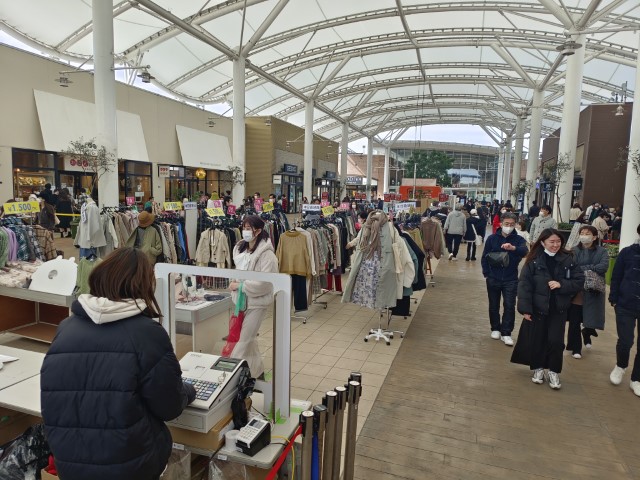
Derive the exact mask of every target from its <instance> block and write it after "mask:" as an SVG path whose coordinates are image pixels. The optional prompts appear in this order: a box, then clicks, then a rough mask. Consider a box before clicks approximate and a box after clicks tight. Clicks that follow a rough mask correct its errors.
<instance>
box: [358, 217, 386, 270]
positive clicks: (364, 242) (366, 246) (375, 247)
mask: <svg viewBox="0 0 640 480" xmlns="http://www.w3.org/2000/svg"><path fill="white" fill-rule="evenodd" d="M386 223H387V215H386V214H385V213H384V212H381V211H380V210H374V211H373V212H371V213H370V214H369V216H368V217H367V221H366V222H365V223H364V225H363V226H362V235H361V237H360V250H362V254H363V256H364V258H365V259H369V258H371V257H373V255H374V254H375V253H377V254H378V255H381V254H382V246H381V245H380V230H381V229H382V227H383V225H385V224H386Z"/></svg>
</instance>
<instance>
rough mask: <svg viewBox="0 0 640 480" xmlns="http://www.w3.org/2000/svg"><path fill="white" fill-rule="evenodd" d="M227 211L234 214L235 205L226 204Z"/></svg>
mask: <svg viewBox="0 0 640 480" xmlns="http://www.w3.org/2000/svg"><path fill="white" fill-rule="evenodd" d="M227 213H228V214H229V215H235V214H236V206H235V205H227Z"/></svg>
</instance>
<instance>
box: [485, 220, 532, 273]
mask: <svg viewBox="0 0 640 480" xmlns="http://www.w3.org/2000/svg"><path fill="white" fill-rule="evenodd" d="M505 243H510V244H511V245H513V246H514V247H516V249H515V250H503V249H502V245H504V244H505ZM492 252H508V253H509V265H508V266H507V267H505V268H501V267H494V266H492V265H490V264H489V261H488V260H487V254H489V253H492ZM528 252H529V249H528V248H527V242H526V241H525V239H524V238H522V237H521V236H520V235H518V233H517V232H516V231H515V230H513V231H512V232H511V233H510V234H509V235H507V236H506V237H504V236H503V235H502V230H500V229H498V232H497V233H494V234H493V235H489V237H488V238H487V241H486V242H485V244H484V249H483V251H482V258H481V259H480V264H481V265H482V275H483V276H484V278H490V279H492V280H498V281H500V282H515V281H516V280H518V264H519V263H520V261H521V260H522V259H523V258H524V257H526V255H527V253H528Z"/></svg>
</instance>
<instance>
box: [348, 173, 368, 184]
mask: <svg viewBox="0 0 640 480" xmlns="http://www.w3.org/2000/svg"><path fill="white" fill-rule="evenodd" d="M363 180H364V177H359V176H357V175H354V176H348V177H347V184H348V185H362V184H363Z"/></svg>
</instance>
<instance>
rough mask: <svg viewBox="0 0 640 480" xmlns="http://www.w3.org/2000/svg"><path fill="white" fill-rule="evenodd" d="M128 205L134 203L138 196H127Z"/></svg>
mask: <svg viewBox="0 0 640 480" xmlns="http://www.w3.org/2000/svg"><path fill="white" fill-rule="evenodd" d="M125 200H126V202H127V205H133V204H134V203H136V197H127V198H125Z"/></svg>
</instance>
